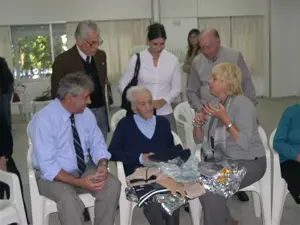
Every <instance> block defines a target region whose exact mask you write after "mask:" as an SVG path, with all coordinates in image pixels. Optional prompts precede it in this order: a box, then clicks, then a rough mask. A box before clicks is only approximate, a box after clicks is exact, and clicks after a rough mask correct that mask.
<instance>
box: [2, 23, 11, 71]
mask: <svg viewBox="0 0 300 225" xmlns="http://www.w3.org/2000/svg"><path fill="white" fill-rule="evenodd" d="M0 56H1V57H3V58H5V60H6V62H7V64H8V66H9V68H10V69H11V71H13V56H12V44H11V34H10V27H9V26H0Z"/></svg>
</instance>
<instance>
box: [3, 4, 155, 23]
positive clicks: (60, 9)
mask: <svg viewBox="0 0 300 225" xmlns="http://www.w3.org/2000/svg"><path fill="white" fill-rule="evenodd" d="M151 13H152V11H151V1H150V0H1V1H0V25H15V24H20V25H23V24H37V23H49V22H58V21H80V20H84V19H93V20H117V19H137V18H151V17H152V14H151Z"/></svg>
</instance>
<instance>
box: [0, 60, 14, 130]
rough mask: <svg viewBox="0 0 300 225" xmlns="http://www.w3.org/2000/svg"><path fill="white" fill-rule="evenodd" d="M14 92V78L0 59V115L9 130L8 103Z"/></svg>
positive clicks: (4, 62) (9, 115)
mask: <svg viewBox="0 0 300 225" xmlns="http://www.w3.org/2000/svg"><path fill="white" fill-rule="evenodd" d="M13 92H14V77H13V74H12V73H11V71H10V69H9V68H8V65H7V63H6V61H5V59H4V58H2V57H0V113H1V114H3V115H2V116H4V117H3V118H4V119H5V121H6V122H7V125H8V128H9V130H11V112H10V101H11V98H12V94H13Z"/></svg>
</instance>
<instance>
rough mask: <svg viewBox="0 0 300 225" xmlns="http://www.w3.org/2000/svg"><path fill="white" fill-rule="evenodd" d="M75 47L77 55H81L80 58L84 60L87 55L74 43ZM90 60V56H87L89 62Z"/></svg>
mask: <svg viewBox="0 0 300 225" xmlns="http://www.w3.org/2000/svg"><path fill="white" fill-rule="evenodd" d="M76 47H77V50H78V53H79V55H80V56H81V58H82V59H83V60H84V61H86V57H88V56H87V55H86V54H85V53H84V52H83V51H81V50H80V48H79V47H78V46H77V45H76ZM91 61H92V57H90V58H89V63H91Z"/></svg>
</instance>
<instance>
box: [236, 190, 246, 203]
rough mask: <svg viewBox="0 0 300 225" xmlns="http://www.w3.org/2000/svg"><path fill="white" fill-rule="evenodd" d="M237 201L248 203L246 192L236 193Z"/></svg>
mask: <svg viewBox="0 0 300 225" xmlns="http://www.w3.org/2000/svg"><path fill="white" fill-rule="evenodd" d="M236 195H237V197H238V199H239V200H240V201H241V202H248V201H249V197H248V195H247V194H246V192H244V191H239V192H237V193H236Z"/></svg>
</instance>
